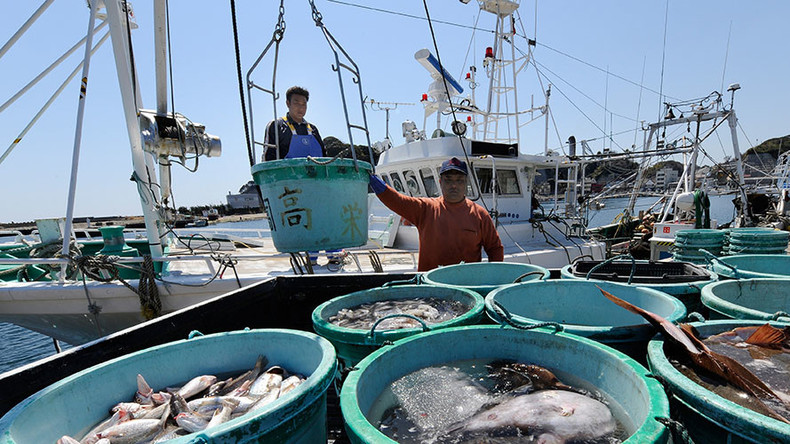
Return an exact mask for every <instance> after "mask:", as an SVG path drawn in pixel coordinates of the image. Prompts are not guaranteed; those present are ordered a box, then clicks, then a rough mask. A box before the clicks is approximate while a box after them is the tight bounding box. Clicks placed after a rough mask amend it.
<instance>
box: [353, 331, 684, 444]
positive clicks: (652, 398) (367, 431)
mask: <svg viewBox="0 0 790 444" xmlns="http://www.w3.org/2000/svg"><path fill="white" fill-rule="evenodd" d="M469 330H472V331H505V332H508V333H506V334H526V335H537V334H540V335H550V336H559V337H565V338H568V339H569V340H574V341H578V342H581V343H584V344H587V345H588V346H591V347H595V348H596V349H598V350H600V351H601V352H603V353H607V354H610V355H611V356H612V357H613V358H614V359H618V360H620V361H622V362H623V363H625V364H626V365H627V366H628V367H629V368H630V369H631V370H632V371H634V372H635V374H636V375H637V377H638V379H639V380H640V381H641V382H642V383H644V384H645V388H646V389H647V391H648V398H649V403H650V407H649V409H648V413H647V414H646V418H645V421H644V422H643V423H642V424H641V425H640V426H639V427H637V429H636V430H634V432H633V433H632V434H631V436H629V437H628V439H626V440H625V441H623V443H629V444H637V443H642V442H646V440H652V441H653V442H656V440H657V439H658V438H659V437H661V436H664V435H665V434H666V433H667V429H666V428H665V427H664V425H662V424H661V423H659V422H658V421H656V420H655V417H657V416H658V414H659V413H660V412H666V413H667V416H668V414H669V400H668V398H667V397H666V394H665V391H664V389H663V387H662V386H661V384H660V383H659V382H658V381H657V380H655V379H653V378H651V377H650V376H649V375H650V373H649V371H648V370H647V369H646V368H645V367H644V366H642V365H641V364H639V363H638V362H636V361H635V360H634V359H633V358H631V357H629V356H627V355H625V354H624V353H622V352H620V351H617V350H615V349H613V348H611V347H608V346H606V345H603V344H601V343H599V342H596V341H593V340H591V339H588V338H585V337H583V336H578V335H575V334H572V333H565V332H555V331H554V330H553V329H551V328H549V329H545V328H538V329H533V330H528V331H524V330H518V329H515V328H511V327H502V326H498V325H472V326H464V327H452V328H447V329H443V330H439V331H433V332H428V333H424V334H421V335H417V336H411V337H408V338H404V339H400V340H398V341H396V342H395V343H393V344H392V346H390V347H385V348H381V349H379V350H376V351H375V352H373V353H371V354H370V355H368V356H367V357H365V358H364V359H363V360H362V361H360V362H359V363H358V364H357V365H356V366H355V369H354V371H352V372H350V373H349V375H348V377H347V378H346V380H345V381H344V383H343V387H342V390H341V393H340V408H341V411H342V412H343V419H344V421H345V423H346V428H347V429H348V428H349V427H352V428H353V429H354V432H355V433H356V434H357V435H359V437H360V438H361V439H363V442H369V443H396V441H394V440H392V439H390V438H389V437H387V436H386V435H384V434H383V433H381V432H380V431H379V430H378V429H377V428H376V427H375V426H374V425H372V424H371V423H370V421H368V419H367V417H366V416H365V414H364V413H363V412H362V411H361V409H360V408H359V404H358V403H357V397H356V391H357V390H356V387H357V384H358V383H359V379H360V376H361V375H362V374H363V372H364V371H365V370H366V369H367V367H368V366H369V365H370V364H371V363H372V362H374V361H375V360H376V359H378V358H379V357H380V356H381V355H384V354H387V353H391V350H393V349H395V347H396V346H398V345H401V344H406V343H409V342H411V341H425V340H430V338H431V337H432V336H433V335H436V334H454V333H455V332H459V331H469ZM402 373H403V374H401V375H398V376H397V377H401V376H403V375H405V374H407V373H409V372H408V371H404V372H402ZM397 377H396V379H397ZM390 382H392V381H390ZM609 396H611V395H609ZM347 415H348V417H347Z"/></svg>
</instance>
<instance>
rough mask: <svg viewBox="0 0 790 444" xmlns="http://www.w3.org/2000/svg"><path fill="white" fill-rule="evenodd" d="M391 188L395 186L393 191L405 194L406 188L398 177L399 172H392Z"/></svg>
mask: <svg viewBox="0 0 790 444" xmlns="http://www.w3.org/2000/svg"><path fill="white" fill-rule="evenodd" d="M392 188H395V191H397V192H399V193H403V194H406V193H405V191H406V189H405V188H403V180H401V178H400V174H398V173H392Z"/></svg>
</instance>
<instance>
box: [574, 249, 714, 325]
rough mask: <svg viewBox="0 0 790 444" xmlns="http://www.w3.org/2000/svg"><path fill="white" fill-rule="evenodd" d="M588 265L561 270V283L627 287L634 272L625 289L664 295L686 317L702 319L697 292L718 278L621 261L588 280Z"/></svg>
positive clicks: (692, 268)
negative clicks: (674, 300) (674, 301)
mask: <svg viewBox="0 0 790 444" xmlns="http://www.w3.org/2000/svg"><path fill="white" fill-rule="evenodd" d="M591 264H592V262H591V263H590V264H588V265H585V263H584V262H577V263H575V264H570V265H566V266H565V267H562V270H560V274H561V276H562V279H573V280H586V281H595V282H600V281H604V282H618V283H621V284H623V283H625V284H628V280H629V278H631V272H632V271H633V273H634V276H633V278H631V283H630V284H628V285H631V286H634V287H642V288H650V289H652V290H657V291H660V292H662V293H666V294H668V295H670V296H673V297H675V298H677V299H678V300H680V302H682V303H683V305H684V306H685V307H686V311H687V312H688V313H692V312H697V313H700V314H702V315H706V313H705V309H704V306H703V305H702V302H700V292H701V291H702V288H704V287H705V286H706V285H710V284H712V283H714V282H716V281H718V278H719V277H718V275H717V274H716V273H714V272H712V271H709V270H706V269H705V268H704V267H700V266H698V265H695V264H690V263H685V264H684V263H682V262H652V261H635V262H634V263H633V264H632V263H631V261H628V260H624V261H615V262H611V263H609V264H605V265H604V266H603V267H601V268H599V269H596V270H595V271H594V273H593V274H592V275H591V276H595V277H590V278H589V279H588V278H587V276H588V275H589V274H590V273H589V271H592V269H591V268H590V266H589V265H591ZM584 271H587V273H584Z"/></svg>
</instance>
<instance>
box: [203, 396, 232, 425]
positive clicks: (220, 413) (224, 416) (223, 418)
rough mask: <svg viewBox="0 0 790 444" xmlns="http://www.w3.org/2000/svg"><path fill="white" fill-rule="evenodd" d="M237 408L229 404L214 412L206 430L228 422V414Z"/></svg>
mask: <svg viewBox="0 0 790 444" xmlns="http://www.w3.org/2000/svg"><path fill="white" fill-rule="evenodd" d="M237 406H238V404H236V405H233V404H232V403H229V402H227V403H225V405H223V406H222V408H221V409H219V410H217V411H216V412H214V416H212V417H211V420H210V421H209V422H208V425H206V428H209V427H214V426H218V425H220V424H222V423H223V422H228V421H229V420H230V414H231V413H232V412H233V409H234V408H236V407H237Z"/></svg>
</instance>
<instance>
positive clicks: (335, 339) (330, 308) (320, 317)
mask: <svg viewBox="0 0 790 444" xmlns="http://www.w3.org/2000/svg"><path fill="white" fill-rule="evenodd" d="M413 298H438V299H444V300H453V301H459V302H461V303H463V304H464V305H466V306H468V307H469V310H468V311H467V312H466V313H464V314H463V315H461V316H459V317H457V318H453V319H450V320H447V321H445V322H440V323H437V324H429V325H427V327H428V329H429V330H438V329H442V328H447V327H456V326H461V325H471V324H476V323H478V322H480V320H481V319H482V318H483V317H484V312H485V303H484V301H483V297H482V296H480V295H479V294H477V293H475V292H473V291H471V290H467V289H464V288H455V287H448V286H436V285H398V286H391V287H380V288H373V289H370V290H363V291H357V292H354V293H350V294H347V295H345V296H339V297H336V298H334V299H331V300H329V301H327V302H324V303H323V304H321V305H319V306H318V307H316V308H315V310H313V328H314V329H315V331H316V333H318V334H319V335H321V336H323V337H324V338H326V339H328V340H329V341H330V342H332V344H333V345H334V346H335V349H336V350H337V355H338V358H340V360H341V361H342V363H343V364H344V365H345V366H346V367H351V366H354V365H355V364H356V363H358V362H359V361H360V360H362V358H364V357H365V356H367V355H369V354H370V353H371V352H373V351H375V350H378V349H379V347H381V345H382V344H384V343H385V342H391V341H395V340H398V339H403V338H405V337H408V336H412V335H415V334H419V333H421V332H423V328H404V329H399V330H379V329H376V330H375V331H374V330H360V329H353V328H346V327H340V326H337V325H335V324H332V323H331V322H329V318H330V317H331V316H334V315H335V314H337V312H338V311H340V310H342V309H344V308H351V307H355V306H357V305H361V304H368V303H371V302H376V301H386V300H395V299H413Z"/></svg>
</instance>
